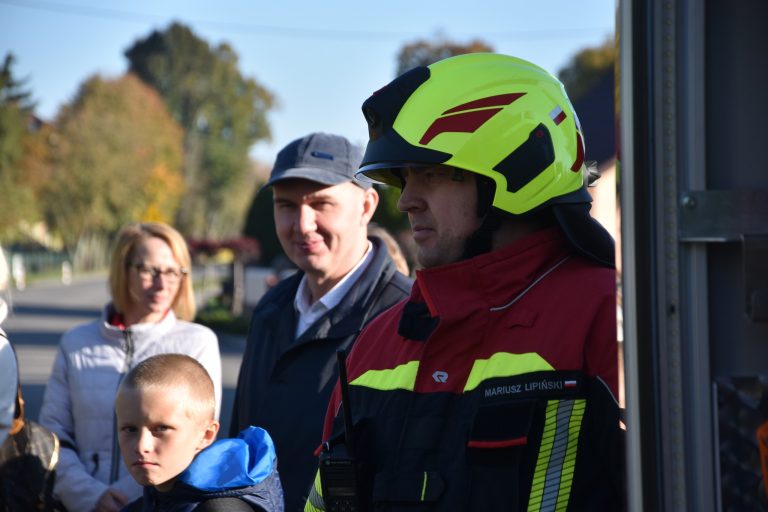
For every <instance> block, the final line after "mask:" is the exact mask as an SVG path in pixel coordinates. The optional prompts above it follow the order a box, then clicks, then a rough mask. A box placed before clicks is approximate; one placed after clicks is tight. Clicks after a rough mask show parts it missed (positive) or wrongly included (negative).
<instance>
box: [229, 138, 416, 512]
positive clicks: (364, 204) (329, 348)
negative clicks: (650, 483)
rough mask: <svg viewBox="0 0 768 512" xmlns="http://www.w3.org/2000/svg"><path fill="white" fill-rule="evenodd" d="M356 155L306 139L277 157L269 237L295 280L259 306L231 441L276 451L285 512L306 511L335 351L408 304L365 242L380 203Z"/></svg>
mask: <svg viewBox="0 0 768 512" xmlns="http://www.w3.org/2000/svg"><path fill="white" fill-rule="evenodd" d="M361 159H362V151H361V149H360V148H358V147H357V146H355V145H354V144H352V143H350V142H349V141H348V140H347V139H346V138H344V137H342V136H339V135H332V134H327V133H312V134H310V135H307V136H306V137H302V138H300V139H297V140H294V141H293V142H291V143H290V144H288V145H287V146H285V147H284V148H283V149H282V150H281V151H280V152H279V153H278V155H277V159H276V160H275V165H274V167H273V169H272V173H271V175H270V177H269V181H268V182H267V183H266V184H265V185H264V186H265V187H271V188H272V195H273V201H274V214H275V230H276V231H277V236H278V239H279V240H280V244H281V245H282V247H283V250H284V251H285V254H286V256H287V257H288V258H289V259H290V260H291V261H292V262H293V263H294V264H295V265H296V266H297V267H298V268H299V271H298V272H297V273H296V274H295V275H293V276H291V277H289V278H287V279H285V280H283V281H281V282H280V283H278V284H277V285H276V286H275V287H274V288H272V289H271V290H270V291H269V292H268V293H267V294H266V295H265V296H264V297H263V298H262V299H261V301H260V302H259V304H257V306H256V308H255V309H254V311H253V315H252V319H251V325H250V328H249V332H248V342H247V345H246V350H245V354H244V356H243V363H242V366H241V368H240V376H239V378H238V383H237V392H236V395H235V403H234V407H233V414H232V421H231V427H230V435H233V436H234V435H236V434H237V432H239V431H240V430H241V429H243V428H245V427H247V426H248V425H258V426H260V427H263V428H265V429H267V431H269V433H270V435H271V436H272V439H273V440H274V442H275V447H276V449H277V457H278V464H279V468H280V469H279V471H280V477H281V480H282V483H283V490H284V492H285V504H286V508H285V510H286V511H295V510H303V508H304V501H305V500H306V496H307V495H308V493H309V490H310V487H311V484H312V480H313V478H314V473H315V471H314V466H316V464H315V461H316V458H315V457H314V455H313V452H314V450H315V448H317V446H318V445H319V443H320V439H321V435H322V423H323V418H324V417H325V409H326V405H327V404H328V400H329V398H330V393H331V390H332V389H333V386H334V384H335V382H336V378H337V373H336V372H337V369H336V364H335V362H336V351H337V350H338V349H344V350H349V349H350V348H351V346H352V343H353V341H354V339H355V338H356V337H357V334H358V333H359V332H360V331H361V330H362V328H363V327H364V325H365V324H366V323H367V322H368V321H370V320H371V319H372V318H374V317H375V316H376V315H377V314H379V313H380V312H382V311H383V310H385V309H387V308H389V307H390V306H391V305H393V304H394V303H396V302H398V301H400V300H401V299H403V298H405V297H406V296H407V294H408V291H409V290H410V286H411V282H410V280H409V279H408V278H407V277H406V276H404V275H402V274H400V273H399V272H397V270H396V268H395V265H394V263H393V262H392V259H391V258H390V256H389V254H388V253H387V249H386V246H385V244H384V243H383V242H382V241H381V240H380V239H379V238H376V237H371V238H368V237H367V227H368V223H369V222H370V220H371V217H372V216H373V213H374V211H375V210H376V206H377V205H378V202H379V196H378V193H377V192H376V190H375V189H374V188H372V187H371V185H370V184H368V183H363V182H360V181H357V180H356V179H355V178H354V173H355V171H356V170H357V168H358V166H359V165H360V161H361Z"/></svg>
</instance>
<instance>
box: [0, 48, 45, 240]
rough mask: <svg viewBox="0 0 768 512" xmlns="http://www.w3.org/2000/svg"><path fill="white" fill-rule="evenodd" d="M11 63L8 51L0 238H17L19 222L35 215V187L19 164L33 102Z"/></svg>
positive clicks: (1, 101)
mask: <svg viewBox="0 0 768 512" xmlns="http://www.w3.org/2000/svg"><path fill="white" fill-rule="evenodd" d="M13 63H14V57H13V55H12V54H10V53H9V54H7V55H6V56H5V58H4V59H3V64H2V67H1V68H0V190H2V192H3V197H2V200H0V219H2V222H0V241H10V240H12V239H14V238H16V237H17V236H18V235H19V229H20V225H21V224H22V223H23V222H25V221H27V220H29V219H33V218H35V217H36V216H37V209H36V206H37V204H36V201H35V196H34V190H33V188H32V186H31V184H30V183H29V181H28V179H27V176H26V175H25V173H24V172H23V165H22V161H23V157H24V146H25V144H27V143H28V139H29V137H31V134H30V130H29V129H28V127H29V126H30V120H31V116H32V110H33V108H34V104H33V103H32V100H31V93H30V92H29V91H28V90H27V89H26V88H25V85H24V81H20V80H17V79H16V78H14V76H13V70H12V67H13Z"/></svg>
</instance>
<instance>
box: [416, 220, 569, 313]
mask: <svg viewBox="0 0 768 512" xmlns="http://www.w3.org/2000/svg"><path fill="white" fill-rule="evenodd" d="M572 252H573V248H572V247H571V245H570V244H569V243H568V241H567V240H566V239H565V237H564V236H563V234H562V232H561V231H560V229H559V228H557V227H553V228H549V229H545V230H542V231H539V232H537V233H534V234H532V235H529V236H527V237H525V238H523V239H521V240H518V241H516V242H514V243H512V244H510V245H507V246H505V247H503V248H501V249H497V250H496V251H493V252H489V253H485V254H481V255H479V256H476V257H474V258H470V259H467V260H463V261H460V262H457V263H451V264H449V265H441V266H439V267H432V268H427V269H422V270H418V271H417V272H416V282H415V283H414V286H413V289H412V292H411V298H410V299H409V302H425V303H426V304H427V307H428V310H429V315H430V316H432V317H444V318H447V317H450V318H461V317H463V316H466V315H469V314H470V312H471V311H470V310H471V309H472V307H469V305H473V306H475V307H476V306H477V305H481V306H482V307H487V308H488V309H490V308H493V307H497V306H501V305H503V304H506V303H507V302H508V301H509V300H510V299H512V298H513V297H515V296H516V295H517V294H519V293H521V292H522V291H523V290H524V289H525V288H526V287H527V286H529V285H530V284H531V283H532V282H533V281H535V280H536V279H537V278H538V277H539V276H540V275H541V274H543V273H544V272H546V271H547V270H548V269H550V268H551V267H552V266H553V265H555V264H557V262H558V261H560V260H562V259H563V258H564V257H566V256H567V255H569V254H571V253H572ZM457 297H460V298H461V299H460V300H457Z"/></svg>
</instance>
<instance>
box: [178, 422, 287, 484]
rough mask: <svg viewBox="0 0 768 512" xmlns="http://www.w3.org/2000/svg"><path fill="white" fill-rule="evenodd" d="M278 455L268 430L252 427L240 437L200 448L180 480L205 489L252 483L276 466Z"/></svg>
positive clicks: (257, 481)
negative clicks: (201, 449) (203, 448)
mask: <svg viewBox="0 0 768 512" xmlns="http://www.w3.org/2000/svg"><path fill="white" fill-rule="evenodd" d="M276 459H277V456H276V455H275V445H274V444H273V443H272V438H271V437H269V434H268V433H267V431H266V430H264V429H262V428H259V427H248V428H246V429H245V430H243V431H242V432H240V433H239V434H238V435H237V437H236V438H232V439H221V440H219V441H216V442H215V443H213V444H212V445H211V446H209V447H208V448H206V449H205V450H203V451H202V452H200V453H199V454H198V455H197V457H195V460H193V461H192V464H190V465H189V467H188V468H187V469H186V470H185V471H184V472H183V473H182V474H181V475H179V481H181V482H184V483H185V484H187V485H189V486H191V487H194V488H196V489H200V490H203V491H222V490H224V489H231V488H236V487H247V486H252V485H256V484H258V483H260V482H262V481H264V480H265V479H266V478H267V477H268V476H269V475H270V474H271V473H272V472H273V471H274V470H275V464H276Z"/></svg>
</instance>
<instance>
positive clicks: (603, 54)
mask: <svg viewBox="0 0 768 512" xmlns="http://www.w3.org/2000/svg"><path fill="white" fill-rule="evenodd" d="M617 51H618V49H617V46H616V42H615V41H614V40H613V38H612V37H611V38H608V39H607V40H606V41H605V42H604V43H603V44H602V45H600V46H596V47H594V48H585V49H584V50H581V51H580V52H578V53H577V54H576V55H574V56H573V58H572V59H571V60H570V62H569V63H568V64H567V65H566V66H565V67H564V68H563V69H561V70H560V72H559V73H558V78H559V79H560V81H561V82H563V85H565V90H566V91H568V97H569V98H570V99H571V102H575V101H577V100H579V99H580V98H581V97H582V96H583V95H584V94H586V93H587V92H589V91H590V90H592V88H593V87H594V86H595V84H597V83H598V82H599V81H600V80H601V79H602V78H603V77H605V75H607V74H609V73H613V67H614V65H615V63H616V57H617Z"/></svg>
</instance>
